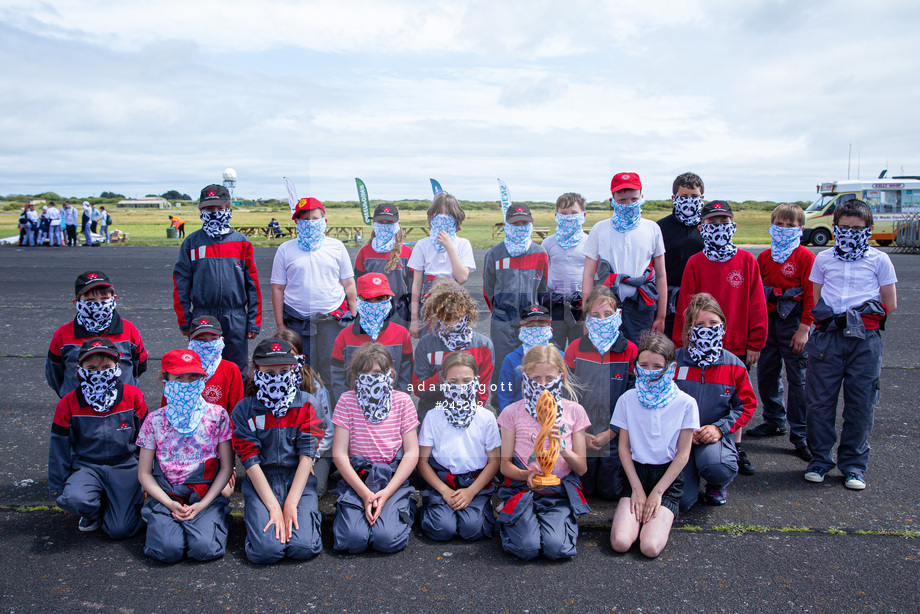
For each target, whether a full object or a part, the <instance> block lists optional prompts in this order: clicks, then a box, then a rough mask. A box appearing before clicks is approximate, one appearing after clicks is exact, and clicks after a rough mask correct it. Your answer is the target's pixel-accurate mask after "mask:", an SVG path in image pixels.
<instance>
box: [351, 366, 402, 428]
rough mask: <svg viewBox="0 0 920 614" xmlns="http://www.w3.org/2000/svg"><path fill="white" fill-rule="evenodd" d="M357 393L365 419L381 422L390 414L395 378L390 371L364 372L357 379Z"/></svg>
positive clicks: (376, 422) (375, 422) (374, 422)
mask: <svg viewBox="0 0 920 614" xmlns="http://www.w3.org/2000/svg"><path fill="white" fill-rule="evenodd" d="M355 394H356V395H357V397H358V405H360V406H361V411H362V412H364V419H365V420H367V421H368V422H370V423H371V424H379V423H381V422H383V421H384V420H386V419H387V416H389V415H390V407H391V405H392V397H393V378H392V376H391V375H390V374H389V373H362V374H361V375H359V376H358V379H356V380H355Z"/></svg>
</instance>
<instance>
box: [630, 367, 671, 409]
mask: <svg viewBox="0 0 920 614" xmlns="http://www.w3.org/2000/svg"><path fill="white" fill-rule="evenodd" d="M676 370H677V363H674V362H672V363H671V364H670V365H669V366H667V367H666V368H664V369H660V370H658V371H652V370H650V369H643V368H642V367H640V366H639V365H636V396H638V397H639V402H640V403H641V404H642V406H643V407H645V408H647V409H661V408H662V407H664V406H666V405H667V404H668V403H670V402H671V401H673V400H674V397H676V396H677V391H678V388H677V384H675V383H674V372H675V371H676Z"/></svg>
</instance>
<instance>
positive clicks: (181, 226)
mask: <svg viewBox="0 0 920 614" xmlns="http://www.w3.org/2000/svg"><path fill="white" fill-rule="evenodd" d="M169 223H170V224H172V227H173V228H175V229H176V230H178V231H179V238H180V239H181V238H182V237H184V236H185V220H183V219H182V218H181V217H179V216H178V215H177V216H176V217H173V216H171V215H170V216H169Z"/></svg>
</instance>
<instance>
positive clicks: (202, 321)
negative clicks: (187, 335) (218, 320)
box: [198, 318, 211, 324]
mask: <svg viewBox="0 0 920 614" xmlns="http://www.w3.org/2000/svg"><path fill="white" fill-rule="evenodd" d="M198 323H199V324H210V323H211V321H210V320H207V319H205V318H202V319H201V320H199V321H198Z"/></svg>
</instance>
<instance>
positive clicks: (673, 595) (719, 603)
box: [0, 246, 920, 612]
mask: <svg viewBox="0 0 920 614" xmlns="http://www.w3.org/2000/svg"><path fill="white" fill-rule="evenodd" d="M177 249H178V248H162V247H159V248H157V247H127V246H106V247H102V248H29V249H26V248H17V247H2V248H0V288H2V290H0V399H2V400H3V402H2V403H0V419H2V423H3V425H4V426H3V427H2V428H0V559H2V560H4V561H5V563H4V564H3V565H2V566H0V570H2V571H0V611H7V612H38V611H42V612H83V611H86V612H100V611H101V612H109V611H111V612H157V611H169V612H186V611H193V610H195V611H202V612H216V611H231V612H235V611H257V612H276V611H277V612H301V611H320V612H329V611H341V612H391V611H392V612H398V611H408V610H414V611H437V612H445V611H477V612H525V611H527V612H538V611H559V610H568V611H577V612H600V611H627V610H628V611H644V612H776V611H791V610H797V611H819V612H856V611H870V612H905V611H917V610H918V609H920V607H918V605H917V600H918V597H920V592H918V590H917V579H918V578H920V495H918V486H920V484H918V464H920V463H918V456H920V455H918V452H920V445H918V443H917V440H916V432H917V429H916V424H917V420H916V418H915V416H916V413H917V411H916V410H917V406H918V401H917V400H918V398H920V372H918V367H920V354H918V352H917V348H918V347H920V319H918V317H917V312H918V309H920V307H918V305H920V266H918V264H920V259H918V257H917V256H911V255H901V254H892V256H891V257H892V261H893V262H894V265H895V268H896V269H897V273H898V278H899V280H900V281H899V283H898V302H899V308H898V310H897V312H895V313H894V314H893V315H892V317H891V318H889V320H888V326H887V330H886V331H885V332H884V333H883V341H884V344H885V350H884V356H883V368H882V396H881V401H880V403H879V405H878V407H877V408H876V411H875V425H874V429H873V432H872V436H871V437H870V443H871V444H872V457H871V461H870V466H869V470H868V471H867V473H866V480H867V482H868V488H867V489H866V490H864V491H862V492H853V491H849V490H847V489H845V488H844V487H843V480H842V477H841V476H840V475H839V473H837V472H836V471H835V472H832V473H831V474H829V475H828V477H827V479H826V480H825V482H824V483H823V484H810V483H807V482H805V481H804V480H803V479H802V474H803V472H804V470H805V463H804V462H803V461H801V460H799V459H798V458H797V457H795V456H794V455H793V454H792V449H791V446H790V445H789V443H788V441H787V440H786V439H785V438H784V437H777V438H771V439H748V440H746V443H745V449H746V450H747V452H748V455H749V457H750V458H751V460H752V461H753V462H754V464H755V466H756V468H757V473H756V475H754V476H751V477H746V476H738V478H736V480H735V481H734V483H733V484H732V485H731V486H730V487H729V490H728V503H727V504H726V505H725V506H723V507H720V508H712V507H707V506H704V505H699V506H697V507H696V508H694V509H693V510H691V511H690V512H688V513H686V514H685V515H683V516H682V517H681V519H680V520H679V522H678V524H677V527H676V528H675V530H673V531H672V533H671V540H670V543H669V544H668V546H667V547H666V548H665V550H664V552H663V553H662V555H661V556H660V557H659V558H658V559H656V560H647V559H645V557H643V556H642V554H641V553H639V552H638V550H636V549H634V550H633V551H631V552H629V553H627V554H625V555H617V554H615V553H613V551H612V550H611V548H610V546H609V527H610V521H611V518H612V516H613V506H612V505H611V504H609V503H604V502H595V501H591V502H590V503H591V504H592V506H593V508H594V511H593V512H592V513H591V514H589V515H588V516H585V517H583V518H582V519H581V525H582V530H581V534H580V536H579V541H578V555H577V556H576V557H575V558H574V559H572V560H570V561H566V562H559V563H554V562H549V561H544V560H537V561H534V562H529V563H522V562H520V561H518V560H516V559H514V558H513V557H510V556H508V555H506V554H504V553H503V552H502V550H501V546H500V543H499V540H498V538H497V537H496V538H494V539H493V540H487V541H483V542H476V543H464V542H461V541H452V542H448V543H437V542H433V541H430V540H428V539H426V538H425V537H424V536H422V534H421V532H420V531H418V530H417V529H416V530H415V531H414V532H413V536H412V538H411V539H410V541H409V546H408V548H407V549H406V550H404V551H403V552H400V553H397V554H393V555H379V554H373V553H367V554H362V555H357V556H352V555H340V554H336V553H334V552H333V551H332V548H331V535H329V530H330V526H331V513H332V509H333V508H332V505H333V503H334V502H333V500H332V499H331V498H330V497H329V496H327V497H326V498H325V499H324V500H323V502H322V504H321V508H322V509H323V511H324V523H323V528H324V531H325V533H326V534H325V539H324V545H325V551H324V552H323V553H322V554H320V555H319V556H318V557H316V558H315V559H313V560H312V561H307V562H304V563H293V562H285V563H282V564H280V565H275V566H272V567H260V566H255V565H251V564H250V563H249V562H248V561H247V560H246V558H245V554H244V552H243V539H244V534H245V529H244V527H243V524H242V518H241V517H239V516H237V517H235V519H234V526H233V529H232V532H231V536H230V542H229V545H228V551H227V555H226V556H225V557H224V558H223V559H221V560H218V561H213V562H210V563H204V564H202V563H190V562H181V563H178V564H176V565H172V566H167V565H161V564H158V563H155V562H153V561H152V560H150V559H148V558H147V557H145V556H144V555H143V552H142V547H143V536H142V535H139V536H137V537H134V538H131V539H128V540H124V541H119V542H113V541H111V540H109V539H108V538H106V537H105V536H104V535H103V534H102V533H101V532H96V533H89V534H84V533H79V532H78V531H77V529H76V519H74V518H69V517H67V516H65V515H64V514H63V513H61V512H60V511H59V510H56V509H55V508H54V507H53V501H51V500H50V499H49V498H48V488H47V460H48V456H47V455H48V435H49V432H50V425H51V417H52V415H53V412H54V407H55V404H56V402H57V395H56V394H55V393H54V392H52V391H51V389H50V388H48V386H47V384H46V382H45V379H44V363H45V356H46V354H47V348H48V342H49V341H50V339H51V335H52V333H53V332H54V330H55V329H56V328H57V327H58V326H60V325H61V324H63V323H64V322H66V321H68V320H71V319H72V318H73V314H74V310H73V307H72V305H71V299H73V281H74V279H75V278H76V276H77V275H78V274H79V273H81V272H83V271H85V270H88V269H101V270H103V271H105V272H106V273H107V274H108V275H109V276H110V278H111V279H112V281H113V283H114V284H115V288H116V291H117V294H118V309H119V311H120V313H121V314H122V316H123V317H125V318H127V319H128V320H131V321H132V322H133V323H134V324H135V325H136V326H137V327H138V329H139V330H140V331H141V334H142V336H143V338H144V341H145V344H146V346H147V351H148V352H149V354H150V367H149V369H148V373H147V374H146V375H145V376H144V377H143V378H142V386H141V388H142V389H143V391H144V393H145V396H146V399H147V402H148V405H150V406H151V407H155V406H156V405H157V403H158V402H159V399H160V395H161V393H162V385H161V384H158V382H156V381H155V379H154V377H153V374H154V373H156V372H157V371H158V369H159V364H158V363H159V358H160V356H162V354H163V353H164V352H165V351H167V350H170V349H174V348H176V347H183V346H184V338H183V337H182V336H181V335H180V334H179V332H178V329H177V327H176V319H175V314H174V312H173V310H172V281H171V272H172V266H173V264H174V262H175V258H176V253H177ZM351 251H352V254H353V255H354V251H355V250H351ZM475 251H476V257H477V262H479V263H480V264H481V262H482V258H483V256H484V252H485V250H475ZM752 251H753V252H754V253H755V254H756V253H757V251H759V250H758V249H752ZM273 255H274V249H272V248H257V249H256V259H257V264H258V269H259V278H260V280H261V282H262V283H261V285H262V295H263V309H264V312H263V331H264V332H263V336H265V335H268V334H270V333H271V332H272V331H273V330H274V319H273V315H272V311H271V301H270V298H269V297H270V283H269V277H270V271H271V264H272V258H273ZM481 279H482V276H481V270H480V271H477V272H475V273H474V274H473V275H472V276H471V278H470V281H469V282H468V284H467V288H468V289H469V291H470V292H471V293H472V294H473V296H474V297H475V298H477V300H478V302H479V303H480V305H481V306H482V308H483V310H484V309H485V307H484V304H483V301H482V297H481ZM477 328H478V329H479V330H480V331H482V332H486V331H487V330H488V314H487V313H486V312H484V313H482V314H481V315H480V321H479V323H478V325H477ZM254 343H255V342H253V346H251V347H254ZM755 387H756V384H755ZM760 422H761V418H760V415H759V412H758V414H757V415H755V417H754V419H753V420H752V422H751V425H752V426H753V425H757V424H759V423H760ZM838 427H839V424H838ZM233 507H234V510H235V511H236V512H240V511H241V510H242V507H243V505H242V498H241V496H240V495H239V494H238V493H237V494H236V495H235V496H234V499H233ZM905 536H906V537H905Z"/></svg>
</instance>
